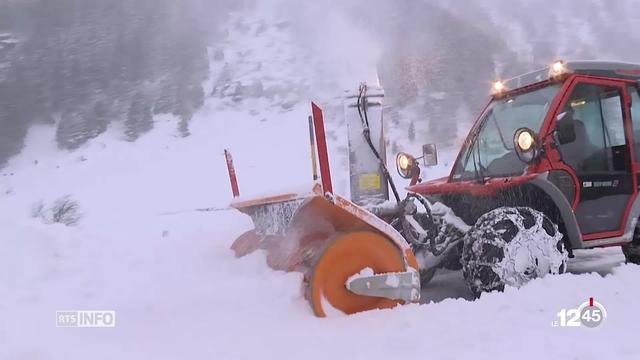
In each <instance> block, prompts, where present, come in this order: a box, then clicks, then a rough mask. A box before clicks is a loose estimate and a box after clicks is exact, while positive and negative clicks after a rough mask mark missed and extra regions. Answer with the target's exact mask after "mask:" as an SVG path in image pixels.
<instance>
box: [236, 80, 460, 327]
mask: <svg viewBox="0 0 640 360" xmlns="http://www.w3.org/2000/svg"><path fill="white" fill-rule="evenodd" d="M383 97H384V92H383V90H382V89H381V88H377V87H376V88H369V87H367V86H366V85H364V84H363V85H361V86H360V88H359V89H358V91H357V92H356V93H351V94H348V95H347V96H346V98H345V104H344V109H345V120H346V121H347V128H348V140H349V159H350V180H351V197H352V199H353V200H349V199H347V198H344V197H342V196H340V195H338V194H335V193H334V192H333V188H332V183H331V174H330V169H329V158H328V152H327V144H326V138H325V130H324V119H323V113H322V111H321V109H320V108H319V107H318V106H317V105H315V104H312V113H313V116H312V119H311V120H312V121H311V122H310V130H311V131H310V133H311V135H312V136H311V140H312V144H313V145H315V146H312V148H313V150H312V153H313V156H312V158H313V159H314V160H315V159H316V150H317V159H318V163H319V167H320V181H319V182H317V183H316V184H315V186H313V188H310V189H308V191H306V192H302V193H300V192H295V193H286V194H279V195H275V196H267V197H262V198H258V199H252V200H241V199H240V198H239V197H238V195H239V192H238V186H237V181H236V179H235V176H236V175H235V170H234V167H233V162H232V159H231V155H230V154H229V153H227V165H228V168H229V175H230V178H231V183H232V188H233V190H234V196H236V198H235V200H234V201H233V202H232V204H231V206H232V207H233V208H235V209H238V210H239V211H241V212H243V213H245V214H247V215H249V216H250V217H251V218H252V220H253V223H254V225H255V229H253V230H251V231H248V232H246V233H244V234H242V235H241V236H240V237H239V238H238V239H237V240H236V241H235V242H234V243H233V245H232V249H233V250H234V251H235V254H236V256H243V255H246V254H248V253H251V252H253V251H255V250H257V249H263V250H266V253H267V262H268V264H269V266H270V267H272V268H274V269H277V270H284V271H299V272H301V273H303V274H304V284H303V288H304V294H305V297H306V298H307V299H308V300H309V301H310V303H311V306H312V308H313V311H314V313H315V314H316V315H317V316H320V317H322V316H326V315H328V314H330V313H332V312H336V311H339V312H341V313H346V314H352V313H355V312H360V311H364V310H369V309H376V308H387V307H393V306H396V305H397V304H399V303H407V302H416V301H418V300H419V299H420V284H421V276H420V274H421V273H422V274H429V273H431V274H432V269H431V268H430V267H428V266H426V265H425V264H422V266H420V265H419V263H418V261H417V259H416V253H418V254H419V255H420V259H421V260H425V256H424V253H423V252H422V251H421V250H422V249H423V248H427V247H428V244H427V243H425V240H424V239H425V238H432V240H436V238H438V237H440V238H442V237H443V234H444V233H445V232H444V231H442V229H443V228H444V227H446V226H443V224H444V222H442V221H440V222H436V221H434V220H433V216H434V214H433V213H432V209H431V207H430V204H429V203H428V201H427V200H426V199H424V198H422V197H421V196H419V195H417V194H411V195H410V196H409V197H408V198H407V199H405V200H401V199H400V197H399V195H398V191H397V189H396V187H395V185H394V183H393V181H391V177H390V175H389V172H388V170H387V167H386V163H385V156H386V151H385V139H384V136H383V134H384V125H383V116H382V100H383ZM416 179H417V177H416ZM389 187H390V188H391V191H392V193H393V196H394V198H395V202H389V201H388V193H389ZM419 206H420V207H422V209H423V212H422V213H419V212H418V211H417V209H418V207H419ZM462 226H463V228H464V225H462ZM449 230H451V229H449ZM406 232H408V233H406ZM405 233H406V234H405ZM446 233H447V234H449V235H451V236H449V237H448V238H447V240H450V241H443V242H442V243H441V244H440V246H441V249H440V251H438V252H442V251H443V250H444V249H446V248H449V247H450V246H452V245H453V244H454V243H456V241H459V239H460V238H461V235H462V234H463V232H462V231H460V230H457V229H453V230H452V231H447V232H446ZM453 234H457V235H458V236H452V235H453ZM407 239H411V241H413V243H414V244H413V246H412V242H411V241H408V240H407ZM454 239H455V240H454ZM432 242H433V241H432ZM416 244H419V245H418V246H416ZM434 244H435V243H434ZM423 280H424V275H423Z"/></svg>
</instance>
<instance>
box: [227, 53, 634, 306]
mask: <svg viewBox="0 0 640 360" xmlns="http://www.w3.org/2000/svg"><path fill="white" fill-rule="evenodd" d="M382 99H383V92H382V89H377V88H368V87H367V86H365V85H362V86H360V88H359V90H358V92H357V93H355V94H350V95H348V96H347V97H346V100H345V106H344V108H345V119H346V121H347V128H348V139H349V159H350V167H349V170H350V179H351V199H352V200H349V199H346V198H344V197H341V196H339V195H337V194H335V193H334V191H333V189H332V186H331V174H330V171H329V158H328V153H327V145H326V139H325V134H324V124H323V118H322V111H321V110H320V108H319V107H317V106H316V105H313V106H312V111H313V117H312V124H313V129H312V134H313V136H312V139H313V140H314V143H315V144H316V145H317V155H318V163H319V165H320V173H321V176H320V180H321V181H320V182H319V183H318V184H316V185H315V186H314V187H313V188H311V189H309V191H307V192H303V193H290V194H281V195H277V196H273V197H265V198H261V199H254V200H248V201H241V200H239V199H236V200H234V202H233V204H232V206H233V207H235V208H236V209H238V210H240V211H242V212H243V213H245V214H248V215H249V216H251V217H252V219H253V222H254V224H255V229H254V230H251V231H249V232H247V233H245V234H243V235H242V236H240V238H239V239H237V240H236V242H235V243H234V244H233V249H234V250H235V252H236V254H237V255H238V256H242V255H244V254H247V253H249V252H251V251H253V250H256V249H265V250H266V251H267V254H268V255H267V261H268V263H269V265H270V266H272V267H273V268H276V269H281V270H286V271H300V272H302V273H303V274H304V289H305V294H306V297H307V299H309V301H310V303H311V305H312V307H313V310H314V312H315V314H316V315H318V316H325V315H327V314H329V313H331V312H334V311H340V312H342V313H347V314H351V313H354V312H359V311H363V310H368V309H374V308H384V307H391V306H395V305H396V304H399V303H405V302H413V301H418V300H419V297H420V290H421V284H422V285H424V284H425V283H426V282H428V281H429V279H431V277H432V276H433V274H434V272H435V270H436V269H438V268H449V269H462V271H463V275H464V278H465V280H466V283H467V285H468V287H469V288H470V290H471V291H472V292H473V293H474V294H475V295H477V296H478V295H479V294H480V293H482V292H487V291H494V290H502V289H504V287H505V286H521V285H523V284H525V283H526V282H527V281H529V280H531V279H533V278H536V277H542V276H545V275H546V274H559V273H563V272H564V271H565V270H566V265H567V260H568V258H570V257H572V250H573V249H585V248H595V247H602V246H622V250H623V253H624V255H625V257H626V260H627V261H628V262H632V263H640V226H638V224H639V222H638V220H639V219H640V196H639V195H640V190H639V188H640V187H639V186H638V182H640V180H639V179H640V178H639V176H640V170H639V169H640V156H638V148H637V147H638V139H637V137H638V136H639V133H638V132H637V131H636V125H637V124H636V123H637V119H636V117H639V116H640V110H639V109H640V107H639V106H640V65H638V64H626V63H616V62H595V61H561V60H560V61H555V62H553V63H552V64H550V66H549V67H547V68H544V69H540V70H537V71H534V72H531V73H528V74H524V75H521V76H518V77H515V78H513V79H510V80H507V81H498V82H496V83H495V84H494V86H493V94H492V96H491V100H490V102H489V104H488V105H487V107H486V108H485V110H484V111H483V112H482V113H481V114H480V116H479V117H478V119H477V120H476V122H475V124H474V126H473V127H472V128H471V131H470V132H469V134H468V136H467V139H466V141H465V142H464V144H463V146H462V147H461V149H460V152H459V154H458V157H457V158H456V160H455V162H454V163H453V166H452V170H451V173H450V174H449V176H447V177H444V178H441V179H435V180H431V181H428V182H421V180H420V166H419V163H418V159H419V158H415V157H413V156H411V155H409V154H405V153H400V154H398V156H397V158H396V167H397V170H398V172H399V174H400V175H401V177H403V178H405V179H410V180H411V183H410V186H409V187H407V191H408V195H407V196H406V197H405V198H404V199H400V196H399V193H398V191H397V188H396V186H395V184H394V182H393V179H392V178H391V176H389V171H388V170H387V167H386V163H385V153H386V151H385V149H384V131H383V129H384V124H383V118H382V112H381V109H382ZM634 138H635V141H634ZM314 148H315V147H314ZM314 158H315V157H314ZM422 159H423V160H424V162H425V164H426V165H430V164H432V163H433V162H435V161H437V153H436V148H435V146H433V145H425V146H424V147H423V155H422ZM227 162H228V165H229V172H230V175H231V178H232V184H233V185H234V186H233V188H234V195H238V191H237V183H236V182H235V180H234V179H235V173H234V170H233V166H232V165H233V164H232V162H231V158H230V155H228V157H227ZM389 190H390V191H389ZM389 192H391V193H392V194H393V199H391V201H388V200H387V199H388V194H389ZM467 224H470V225H471V224H472V226H469V225H467Z"/></svg>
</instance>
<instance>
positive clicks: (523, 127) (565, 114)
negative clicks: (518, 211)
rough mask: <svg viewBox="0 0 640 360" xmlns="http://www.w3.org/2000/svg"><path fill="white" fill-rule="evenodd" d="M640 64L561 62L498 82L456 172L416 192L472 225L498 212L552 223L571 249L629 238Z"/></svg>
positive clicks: (637, 154)
mask: <svg viewBox="0 0 640 360" xmlns="http://www.w3.org/2000/svg"><path fill="white" fill-rule="evenodd" d="M639 81H640V65H635V64H626V63H617V62H595V61H568V62H564V61H557V62H554V63H553V64H552V65H551V66H549V67H548V68H546V69H542V70H538V71H534V72H532V73H528V74H525V75H522V76H519V77H516V78H513V79H511V80H507V81H497V82H496V83H494V85H493V94H492V98H491V101H490V102H489V104H488V105H487V106H486V108H485V109H484V111H483V112H482V113H481V115H480V117H479V118H478V120H477V121H476V123H475V125H474V126H473V128H472V129H471V131H470V133H469V135H468V137H467V139H466V140H465V142H464V144H463V146H462V149H461V150H460V153H459V155H458V157H457V159H456V161H455V164H454V166H453V168H452V171H451V174H450V175H449V176H448V177H447V178H443V179H438V180H434V181H430V182H425V183H421V184H415V185H413V186H410V187H409V190H410V191H412V192H415V193H419V194H423V195H428V196H430V197H432V198H437V199H438V200H440V201H442V202H444V203H445V204H447V205H448V206H450V207H452V208H453V209H454V210H455V211H456V214H459V215H461V216H462V217H463V218H464V219H465V221H467V222H468V223H474V222H475V221H476V220H477V219H478V217H480V216H481V215H482V214H484V213H486V212H487V211H488V210H490V209H491V208H497V207H499V206H505V205H512V206H529V207H533V208H535V209H538V210H540V211H542V212H544V213H545V214H550V215H551V216H553V217H555V218H554V219H553V220H555V221H557V223H558V224H562V226H561V228H563V232H565V235H567V236H566V237H567V238H568V239H569V240H570V245H571V246H572V247H573V248H583V247H593V246H606V245H617V244H620V243H625V242H628V241H630V240H631V237H632V235H633V233H634V229H635V226H636V222H637V219H638V217H639V216H640V201H638V200H637V198H638V197H637V193H638V190H637V189H638V181H639V180H638V177H639V176H640V95H639Z"/></svg>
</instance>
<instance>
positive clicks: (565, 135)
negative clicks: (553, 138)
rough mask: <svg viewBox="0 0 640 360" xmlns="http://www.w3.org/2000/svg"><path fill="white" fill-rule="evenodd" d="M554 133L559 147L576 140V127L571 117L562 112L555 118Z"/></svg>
mask: <svg viewBox="0 0 640 360" xmlns="http://www.w3.org/2000/svg"><path fill="white" fill-rule="evenodd" d="M556 133H557V134H558V142H560V145H564V144H569V143H572V142H574V141H575V140H576V126H575V121H574V120H573V116H571V115H569V113H568V112H566V111H565V112H563V113H562V114H560V115H558V117H557V118H556Z"/></svg>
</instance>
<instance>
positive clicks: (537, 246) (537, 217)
mask: <svg viewBox="0 0 640 360" xmlns="http://www.w3.org/2000/svg"><path fill="white" fill-rule="evenodd" d="M567 257H568V256H567V252H566V250H565V248H564V243H563V241H562V233H561V232H560V231H558V226H557V225H556V224H554V223H553V222H552V221H551V220H549V218H548V217H547V216H545V215H544V214H543V213H541V212H539V211H536V210H534V209H531V208H526V207H517V208H513V207H503V208H498V209H495V210H492V211H490V212H488V213H486V214H484V215H483V216H481V217H480V218H479V219H478V221H477V222H476V224H475V225H474V226H473V227H472V228H471V230H469V232H468V233H467V234H466V235H465V238H464V246H463V251H462V264H463V274H464V277H465V280H466V282H467V285H468V286H469V287H470V288H471V291H473V293H474V294H475V295H476V296H479V295H480V293H482V292H490V291H494V290H498V291H502V290H504V287H505V285H509V286H516V287H520V286H522V285H524V284H525V283H527V282H528V281H529V280H531V279H534V278H537V277H543V276H545V275H546V274H561V273H564V271H565V269H566V262H567Z"/></svg>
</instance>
